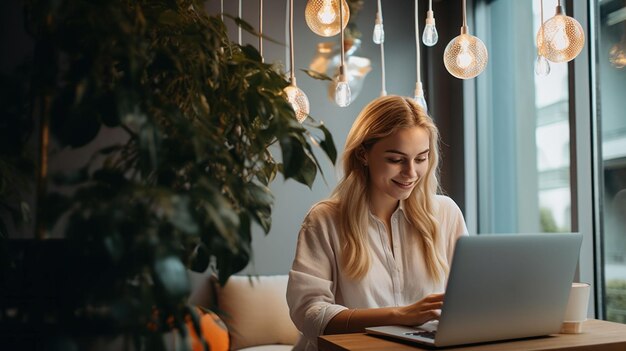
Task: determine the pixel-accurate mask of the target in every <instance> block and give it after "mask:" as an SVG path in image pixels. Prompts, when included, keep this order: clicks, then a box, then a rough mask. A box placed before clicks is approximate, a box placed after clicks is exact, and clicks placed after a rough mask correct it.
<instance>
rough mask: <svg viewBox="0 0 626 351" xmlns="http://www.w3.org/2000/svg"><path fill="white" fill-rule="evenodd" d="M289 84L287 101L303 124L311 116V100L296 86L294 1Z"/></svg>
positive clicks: (290, 34) (290, 5) (291, 6)
mask: <svg viewBox="0 0 626 351" xmlns="http://www.w3.org/2000/svg"><path fill="white" fill-rule="evenodd" d="M289 57H290V60H289V61H290V62H289V71H290V73H289V79H290V81H291V84H289V85H288V86H287V87H286V88H285V89H284V90H283V91H284V92H285V95H287V101H289V103H290V104H291V107H292V108H293V110H294V111H295V113H296V118H297V119H298V122H300V123H302V122H304V120H305V119H306V118H307V116H308V115H309V98H307V96H306V94H305V93H304V92H303V91H302V89H300V88H298V87H297V86H296V75H295V73H294V53H293V0H289Z"/></svg>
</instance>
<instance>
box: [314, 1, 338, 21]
mask: <svg viewBox="0 0 626 351" xmlns="http://www.w3.org/2000/svg"><path fill="white" fill-rule="evenodd" d="M317 19H318V20H319V21H320V23H323V24H331V23H333V22H335V20H336V19H337V13H336V12H335V9H333V5H332V4H331V1H330V0H324V3H323V4H322V8H321V9H320V10H319V11H318V12H317Z"/></svg>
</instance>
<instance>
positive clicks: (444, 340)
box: [391, 233, 582, 346]
mask: <svg viewBox="0 0 626 351" xmlns="http://www.w3.org/2000/svg"><path fill="white" fill-rule="evenodd" d="M581 243H582V235H581V234H572V233H562V234H482V235H478V236H467V237H461V238H460V239H459V240H458V241H457V243H456V247H455V252H454V257H453V260H452V266H451V268H450V275H449V279H448V284H447V287H446V294H445V299H444V305H443V310H442V313H441V317H440V319H439V323H438V330H437V333H436V337H435V342H434V344H435V345H436V346H452V345H460V344H469V343H478V342H488V341H496V340H506V339H516V338H524V337H532V336H541V335H547V334H553V333H557V332H559V330H560V327H561V323H562V321H563V316H564V313H565V307H566V305H567V300H568V297H569V292H570V288H571V284H572V281H573V279H574V273H575V270H576V263H577V262H578V257H579V252H580V245H581ZM406 333H407V331H406V330H404V331H401V332H399V334H402V338H403V339H405V340H407V334H406ZM391 334H393V333H391ZM409 338H410V337H409ZM417 341H422V342H423V340H417Z"/></svg>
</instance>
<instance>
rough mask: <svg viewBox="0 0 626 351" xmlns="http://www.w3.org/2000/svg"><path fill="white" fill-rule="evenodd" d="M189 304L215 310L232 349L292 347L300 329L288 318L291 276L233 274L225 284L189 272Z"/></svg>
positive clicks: (261, 350)
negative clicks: (288, 292)
mask: <svg viewBox="0 0 626 351" xmlns="http://www.w3.org/2000/svg"><path fill="white" fill-rule="evenodd" d="M190 278H191V283H192V293H191V296H190V297H189V303H190V304H192V305H195V306H200V307H203V308H207V309H210V310H213V311H214V312H216V313H217V314H218V315H219V317H220V318H221V320H222V321H223V322H224V324H225V325H226V328H227V330H228V337H229V344H230V350H245V351H269V350H276V351H281V350H285V351H286V350H291V349H292V348H293V345H294V344H295V343H296V342H297V341H298V339H299V337H300V332H299V331H298V330H297V329H296V327H295V326H294V325H293V322H292V321H291V318H290V317H289V308H288V306H287V300H286V292H287V280H288V276H287V275H286V274H285V275H260V276H241V275H236V276H231V277H230V278H229V280H228V282H227V283H226V284H225V285H224V286H220V285H219V284H218V283H217V280H216V279H215V277H213V276H211V275H208V274H200V273H194V272H190Z"/></svg>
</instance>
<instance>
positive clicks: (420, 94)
mask: <svg viewBox="0 0 626 351" xmlns="http://www.w3.org/2000/svg"><path fill="white" fill-rule="evenodd" d="M417 5H418V0H415V72H416V73H417V74H416V75H417V79H416V81H415V92H414V93H413V99H414V100H415V102H417V104H418V105H420V106H421V107H422V108H423V109H424V111H425V112H426V111H428V107H427V106H426V99H424V89H422V79H421V75H420V70H421V65H420V58H421V57H420V56H421V55H420V25H419V18H418V12H419V11H418V9H417Z"/></svg>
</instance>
